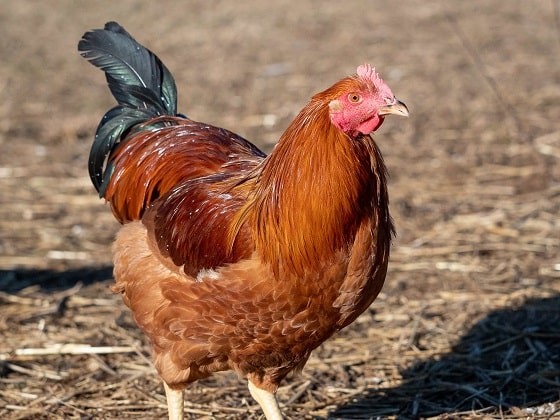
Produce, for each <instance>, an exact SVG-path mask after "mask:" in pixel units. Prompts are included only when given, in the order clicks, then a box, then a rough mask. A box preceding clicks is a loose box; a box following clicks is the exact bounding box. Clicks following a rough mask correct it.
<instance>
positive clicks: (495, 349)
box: [329, 297, 560, 419]
mask: <svg viewBox="0 0 560 420" xmlns="http://www.w3.org/2000/svg"><path fill="white" fill-rule="evenodd" d="M401 374H402V377H403V383H402V385H400V386H399V387H396V388H392V389H383V390H380V389H379V390H377V389H371V390H368V392H367V393H366V394H364V395H362V396H361V397H358V398H357V399H355V400H354V401H352V402H350V403H348V404H346V405H344V406H341V407H339V408H338V409H337V410H336V411H333V412H332V413H330V416H329V417H332V418H345V419H354V418H360V419H362V418H376V417H378V416H381V417H385V416H396V417H397V418H398V419H416V418H425V417H431V416H438V415H444V417H445V415H446V414H448V415H450V416H453V413H455V414H457V413H459V412H470V411H476V412H477V413H479V414H482V413H484V412H492V413H496V412H498V413H510V414H512V415H515V413H516V412H517V413H518V414H519V415H521V414H524V416H527V415H529V414H537V413H536V410H537V409H536V408H535V407H538V406H541V411H543V407H542V406H543V405H544V404H546V403H552V402H554V401H558V397H559V395H560V297H552V298H546V299H533V300H528V301H526V302H525V303H524V304H523V305H521V306H519V307H518V308H515V309H503V310H498V311H495V312H492V313H490V314H489V315H488V316H487V317H485V318H484V319H483V320H481V321H480V322H478V323H477V324H475V325H474V327H473V328H471V329H470V330H469V331H468V332H467V333H466V334H465V335H464V336H463V337H462V338H461V340H460V341H459V342H458V343H457V344H456V345H455V346H453V348H452V351H451V352H450V353H448V354H445V355H442V356H440V357H438V358H433V359H428V360H423V361H419V362H417V363H415V364H413V365H412V366H410V367H409V368H407V369H405V370H404V371H402V372H401ZM521 408H527V410H524V413H521V411H519V410H520V409H521ZM555 410H558V411H555ZM533 411H535V413H533ZM544 411H545V412H543V413H539V414H543V415H544V417H545V418H551V417H554V415H556V414H560V407H554V406H553V405H551V406H549V407H548V408H546V407H545V409H544ZM547 411H548V412H547Z"/></svg>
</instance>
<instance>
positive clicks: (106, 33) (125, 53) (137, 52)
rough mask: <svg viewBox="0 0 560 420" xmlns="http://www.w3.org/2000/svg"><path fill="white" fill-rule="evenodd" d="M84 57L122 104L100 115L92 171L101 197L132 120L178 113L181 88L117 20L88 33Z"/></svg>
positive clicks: (91, 157)
mask: <svg viewBox="0 0 560 420" xmlns="http://www.w3.org/2000/svg"><path fill="white" fill-rule="evenodd" d="M78 51H79V52H80V54H81V55H82V57H84V58H86V59H87V60H89V61H90V62H91V63H92V64H93V65H94V66H96V67H99V68H100V69H101V70H103V71H104V72H105V76H106V78H107V83H108V85H109V89H110V90H111V93H112V94H113V96H114V97H115V99H116V100H117V102H118V105H117V106H115V107H114V108H112V109H111V110H109V111H108V112H107V113H106V114H105V115H104V116H103V118H102V119H101V122H100V123H99V126H98V127H97V132H96V134H95V140H94V142H93V145H92V148H91V152H90V155H89V175H90V177H91V180H92V182H93V185H95V188H96V189H97V191H98V192H99V195H100V196H101V197H103V196H104V194H105V190H106V187H107V184H108V182H109V180H110V178H111V175H112V168H111V165H108V164H107V158H108V156H109V154H110V153H111V151H112V150H113V149H114V148H115V146H117V145H118V144H119V142H120V140H121V139H122V138H123V135H126V134H127V133H128V132H129V130H130V129H131V128H133V127H134V126H136V125H138V124H141V123H144V122H146V121H148V120H150V119H152V118H155V117H157V116H160V115H172V116H174V115H176V114H177V89H176V87H175V81H174V80H173V76H171V73H170V72H169V70H167V68H166V67H165V65H164V64H163V63H162V62H161V60H160V59H159V58H158V57H156V55H155V54H153V53H152V52H151V51H149V50H148V49H146V48H145V47H143V46H142V45H140V44H139V43H138V42H136V40H135V39H134V38H132V36H130V34H129V33H128V32H127V31H126V30H125V29H124V28H123V27H122V26H120V25H119V24H118V23H116V22H108V23H106V24H105V28H104V29H96V30H93V31H91V32H87V33H85V34H84V36H83V37H82V39H81V40H80V42H79V44H78Z"/></svg>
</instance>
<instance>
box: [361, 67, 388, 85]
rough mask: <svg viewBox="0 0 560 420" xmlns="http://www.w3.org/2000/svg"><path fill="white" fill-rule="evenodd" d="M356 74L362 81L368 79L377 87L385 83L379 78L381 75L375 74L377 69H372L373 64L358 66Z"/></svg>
mask: <svg viewBox="0 0 560 420" xmlns="http://www.w3.org/2000/svg"><path fill="white" fill-rule="evenodd" d="M356 72H357V73H358V76H360V77H361V78H362V79H366V80H368V81H370V82H371V83H373V84H374V85H376V86H377V85H379V84H380V83H383V79H381V77H379V75H378V74H377V73H376V72H375V67H371V64H367V63H366V64H362V65H361V66H358V69H357V71H356Z"/></svg>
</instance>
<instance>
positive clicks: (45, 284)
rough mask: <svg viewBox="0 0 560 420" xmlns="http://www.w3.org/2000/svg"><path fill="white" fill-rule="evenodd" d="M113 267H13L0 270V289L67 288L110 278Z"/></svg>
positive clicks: (43, 289)
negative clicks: (48, 268)
mask: <svg viewBox="0 0 560 420" xmlns="http://www.w3.org/2000/svg"><path fill="white" fill-rule="evenodd" d="M112 277H113V267H111V266H105V267H81V268H76V269H70V270H66V271H56V270H36V269H14V270H0V291H3V292H7V293H16V292H19V291H20V290H23V289H26V288H28V287H31V286H38V287H39V289H40V290H41V291H43V292H51V291H58V290H63V289H69V288H71V287H74V286H75V285H76V284H78V283H81V284H82V285H84V286H87V285H90V284H93V283H97V282H100V281H104V280H109V279H112Z"/></svg>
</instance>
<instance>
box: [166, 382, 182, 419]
mask: <svg viewBox="0 0 560 420" xmlns="http://www.w3.org/2000/svg"><path fill="white" fill-rule="evenodd" d="M163 387H164V388H165V396H166V397H167V412H168V414H169V420H183V391H182V390H181V391H177V390H176V389H171V388H169V385H167V384H166V383H165V382H164V383H163Z"/></svg>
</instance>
